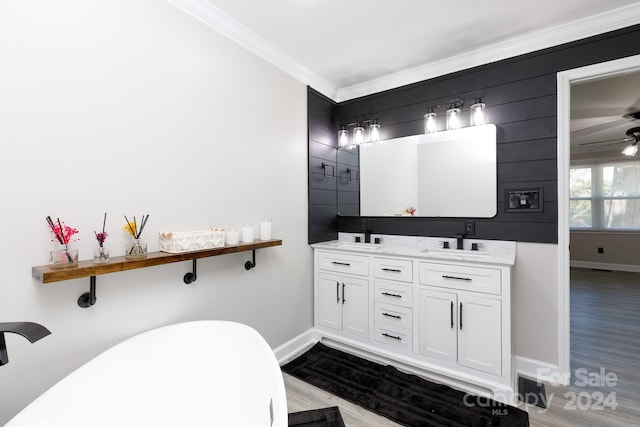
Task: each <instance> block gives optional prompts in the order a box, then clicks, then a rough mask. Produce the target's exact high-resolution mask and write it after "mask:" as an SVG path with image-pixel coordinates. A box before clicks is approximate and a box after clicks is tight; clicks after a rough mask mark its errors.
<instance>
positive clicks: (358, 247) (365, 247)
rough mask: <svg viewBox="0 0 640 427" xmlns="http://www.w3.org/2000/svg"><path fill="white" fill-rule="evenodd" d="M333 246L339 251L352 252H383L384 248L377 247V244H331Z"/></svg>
mask: <svg viewBox="0 0 640 427" xmlns="http://www.w3.org/2000/svg"><path fill="white" fill-rule="evenodd" d="M331 246H334V247H336V248H339V249H347V250H352V251H380V250H382V246H380V245H377V244H375V243H358V242H336V243H331Z"/></svg>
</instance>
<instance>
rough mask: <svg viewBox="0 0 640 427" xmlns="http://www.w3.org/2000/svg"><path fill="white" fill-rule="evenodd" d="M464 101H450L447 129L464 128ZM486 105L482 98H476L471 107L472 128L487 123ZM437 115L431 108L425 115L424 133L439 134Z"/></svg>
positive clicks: (470, 121) (458, 99)
mask: <svg viewBox="0 0 640 427" xmlns="http://www.w3.org/2000/svg"><path fill="white" fill-rule="evenodd" d="M463 106H464V101H463V100H461V99H460V98H453V99H451V100H450V101H449V106H448V109H447V113H446V120H447V121H446V129H447V130H453V129H460V128H461V127H462V117H461V114H462V107H463ZM485 106H486V105H485V104H484V103H483V102H482V99H481V98H476V99H475V101H474V103H473V104H472V105H471V107H469V113H470V120H469V123H470V124H471V126H479V125H484V124H486V123H487V118H486V116H485ZM436 117H437V115H436V113H435V112H434V108H429V109H428V110H427V114H425V115H424V133H435V132H438V124H437V121H436Z"/></svg>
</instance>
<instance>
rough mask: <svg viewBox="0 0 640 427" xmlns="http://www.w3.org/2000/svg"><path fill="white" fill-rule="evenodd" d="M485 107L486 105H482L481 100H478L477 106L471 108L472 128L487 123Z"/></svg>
mask: <svg viewBox="0 0 640 427" xmlns="http://www.w3.org/2000/svg"><path fill="white" fill-rule="evenodd" d="M484 107H485V104H483V103H482V100H481V99H480V98H478V99H476V102H475V104H473V105H472V106H471V107H469V108H470V109H471V126H478V125H483V124H485V123H486V118H485V116H484Z"/></svg>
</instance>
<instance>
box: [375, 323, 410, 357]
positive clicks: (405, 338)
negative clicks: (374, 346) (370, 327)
mask: <svg viewBox="0 0 640 427" xmlns="http://www.w3.org/2000/svg"><path fill="white" fill-rule="evenodd" d="M374 340H375V341H377V342H381V343H384V344H388V345H390V346H393V347H396V348H399V349H401V350H405V351H411V349H412V347H413V345H412V343H413V334H412V333H411V330H409V329H403V328H397V327H393V326H389V325H386V324H384V323H378V322H376V323H375V336H374Z"/></svg>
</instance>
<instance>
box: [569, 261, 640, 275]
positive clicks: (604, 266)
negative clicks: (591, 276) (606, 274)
mask: <svg viewBox="0 0 640 427" xmlns="http://www.w3.org/2000/svg"><path fill="white" fill-rule="evenodd" d="M569 265H570V266H571V267H578V268H592V269H596V270H613V271H628V272H631V273H640V265H631V264H611V263H607V262H590V261H573V260H572V261H571V262H570V264H569Z"/></svg>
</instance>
